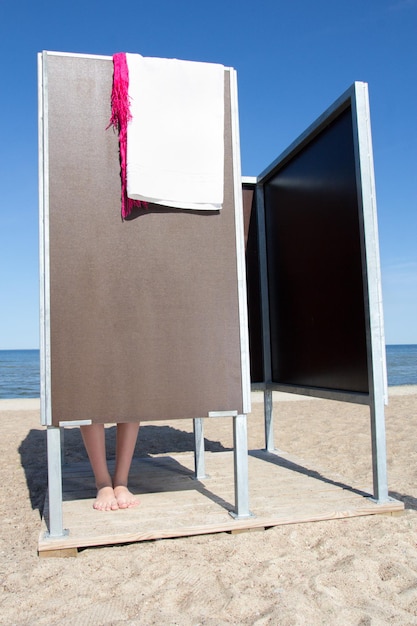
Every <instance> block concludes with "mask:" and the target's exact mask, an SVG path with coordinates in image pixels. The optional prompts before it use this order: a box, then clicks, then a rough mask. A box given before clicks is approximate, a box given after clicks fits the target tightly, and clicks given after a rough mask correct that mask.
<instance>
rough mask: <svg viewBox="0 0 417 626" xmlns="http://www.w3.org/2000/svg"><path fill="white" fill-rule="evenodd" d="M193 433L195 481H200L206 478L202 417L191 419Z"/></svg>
mask: <svg viewBox="0 0 417 626" xmlns="http://www.w3.org/2000/svg"><path fill="white" fill-rule="evenodd" d="M193 431H194V468H195V479H196V480H202V479H203V478H208V476H207V474H206V467H205V454H204V453H205V449H204V422H203V418H202V417H196V418H194V419H193Z"/></svg>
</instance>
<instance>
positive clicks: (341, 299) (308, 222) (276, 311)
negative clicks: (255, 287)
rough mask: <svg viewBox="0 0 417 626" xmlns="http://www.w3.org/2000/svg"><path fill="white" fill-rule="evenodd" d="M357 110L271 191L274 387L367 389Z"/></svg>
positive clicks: (290, 166) (280, 174) (285, 170)
mask: <svg viewBox="0 0 417 626" xmlns="http://www.w3.org/2000/svg"><path fill="white" fill-rule="evenodd" d="M359 215H360V208H359V206H358V197H357V180H356V165H355V155H354V147H353V126H352V113H351V109H350V108H349V109H347V110H345V111H344V112H343V113H341V114H340V115H339V117H338V118H337V119H336V120H335V121H334V122H333V123H332V124H330V125H329V126H328V127H326V128H325V129H324V130H323V131H322V132H320V134H319V135H318V136H317V137H316V138H315V139H314V140H312V141H311V142H310V143H308V144H307V145H306V146H304V147H303V148H302V149H301V150H300V151H299V152H298V153H297V154H296V155H295V156H294V157H293V158H292V159H291V160H290V161H289V162H288V163H286V164H285V165H284V166H283V167H282V168H281V169H279V171H277V173H276V174H275V175H274V176H273V177H272V178H271V179H270V180H269V181H268V183H267V184H266V186H265V217H266V231H267V233H266V234H267V255H268V285H269V302H270V324H271V353H272V380H273V381H274V382H277V383H283V384H294V385H297V386H304V387H319V388H327V389H334V390H339V391H353V392H359V393H362V392H365V393H366V392H368V370H367V348H366V320H365V308H364V283H363V274H362V253H361V234H360V224H359Z"/></svg>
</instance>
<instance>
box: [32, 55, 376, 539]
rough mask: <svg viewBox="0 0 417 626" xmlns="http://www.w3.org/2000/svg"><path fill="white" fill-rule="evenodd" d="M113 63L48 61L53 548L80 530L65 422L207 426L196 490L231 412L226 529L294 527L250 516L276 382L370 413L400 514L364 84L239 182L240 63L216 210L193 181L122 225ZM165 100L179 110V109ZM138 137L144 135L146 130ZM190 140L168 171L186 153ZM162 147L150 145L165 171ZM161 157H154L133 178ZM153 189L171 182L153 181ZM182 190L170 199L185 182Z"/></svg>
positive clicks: (230, 84)
mask: <svg viewBox="0 0 417 626" xmlns="http://www.w3.org/2000/svg"><path fill="white" fill-rule="evenodd" d="M113 65H114V64H113V60H112V58H111V57H103V56H92V55H80V54H68V53H57V52H43V53H42V54H39V145H40V233H41V238H40V241H41V245H40V257H41V416H42V423H43V424H44V425H45V426H46V427H47V433H48V476H49V488H48V493H49V496H48V497H49V505H48V532H47V533H46V535H45V537H44V541H43V546H42V549H43V550H48V542H49V545H50V546H53V545H54V541H55V542H58V543H59V541H61V540H62V538H63V537H65V535H66V532H67V531H66V529H65V528H64V523H63V516H62V471H61V465H62V461H61V439H62V430H63V428H64V427H73V426H79V425H82V424H89V423H95V422H100V423H114V422H122V421H141V422H146V421H160V422H161V424H163V422H164V420H165V421H167V420H173V419H174V420H175V419H184V418H190V419H192V420H194V437H195V467H194V469H195V477H196V478H197V479H198V478H202V477H204V476H205V466H204V430H203V420H204V419H205V418H209V419H211V418H222V417H224V418H227V417H230V418H231V419H232V420H233V436H234V451H233V458H234V463H233V468H234V496H235V503H234V507H229V512H230V513H231V514H232V515H233V517H234V519H231V518H230V516H229V519H231V521H230V522H229V523H228V524H225V523H223V522H222V523H221V524H219V525H218V526H217V529H218V530H227V529H230V524H233V523H235V524H237V526H236V527H240V526H242V527H243V526H244V525H245V522H246V521H247V520H251V521H250V522H248V524H252V525H254V526H256V525H258V526H267V525H274V524H275V523H279V522H277V519H275V518H273V516H272V517H271V519H266V520H262V519H261V520H260V521H258V522H256V521H254V519H255V516H256V511H254V513H255V516H253V515H252V512H251V511H250V509H249V489H248V450H247V433H246V416H247V414H248V413H249V412H250V410H251V384H252V388H255V389H256V388H257V389H261V390H262V391H263V392H264V400H265V402H264V404H265V437H266V452H267V453H272V452H273V451H274V441H273V419H272V393H273V391H274V390H281V391H289V392H295V393H299V394H300V393H301V394H305V395H312V396H319V397H324V398H333V399H338V400H342V401H351V402H359V403H362V404H367V405H369V407H370V411H371V432H372V456H373V468H374V498H375V500H376V501H377V502H379V503H386V502H387V501H388V492H387V479H386V461H385V456H386V453H385V432H384V401H385V400H386V374H385V355H384V334H383V318H382V304H381V302H382V299H381V282H380V268H379V252H378V233H377V223H376V203H375V188H374V174H373V162H372V142H371V135H370V124H369V104H368V92H367V85H366V84H365V83H355V84H354V85H353V86H352V87H351V88H350V89H349V90H348V91H347V92H346V93H345V94H343V95H342V96H341V97H340V98H339V99H338V100H337V101H336V102H335V103H334V105H332V106H331V107H330V108H329V109H328V110H327V111H326V112H325V113H324V114H323V115H322V116H321V117H320V118H319V119H318V120H317V122H315V123H314V124H313V125H312V126H311V127H310V128H309V129H307V131H306V132H305V133H303V135H301V137H300V138H299V139H298V140H296V141H295V142H294V143H293V144H292V145H291V146H290V147H289V148H288V149H287V150H286V151H285V152H284V153H283V154H282V155H281V156H279V157H278V158H277V159H276V161H274V163H272V164H271V166H270V167H268V168H267V169H266V170H265V171H264V172H263V173H261V174H260V176H258V177H257V178H245V179H243V180H242V177H241V170H240V147H239V129H238V108H237V87H236V72H235V70H234V69H232V68H227V67H224V68H223V67H222V68H221V81H222V85H221V90H220V91H221V103H222V104H221V115H219V109H217V114H216V115H217V118H218V119H217V124H218V123H220V122H219V119H221V129H222V133H221V135H222V142H223V143H222V160H221V163H222V167H221V170H222V171H221V176H222V184H221V193H220V196H221V199H220V202H219V203H218V205H217V204H216V202H218V198H215V199H214V202H213V204H212V205H208V206H207V205H205V204H204V201H202V205H201V206H199V205H198V204H197V205H195V204H193V202H194V200H196V199H197V200H200V199H199V198H198V197H196V196H198V189H199V184H198V181H197V184H194V189H195V190H197V191H195V193H194V194H191V197H189V198H186V199H185V200H175V199H174V202H171V203H169V202H164V200H163V198H164V197H166V195H168V196H169V194H173V195H175V193H176V191H174V192H172V191H168V192H167V194H166V195H165V196H164V195H163V193H162V192H161V194H162V195H161V198H162V200H161V199H160V200H159V201H158V200H157V199H156V200H155V198H154V195H153V194H154V193H159V191H158V192H150V191H149V189H148V190H147V191H145V192H143V194H141V192H139V194H138V195H136V196H135V195H134V194H133V197H134V198H136V200H137V203H136V204H135V206H133V207H131V210H129V211H128V212H127V213H126V214H124V215H123V217H124V219H122V217H121V210H120V209H121V203H122V205H123V202H124V201H126V198H125V197H124V196H123V193H124V191H123V180H122V184H121V171H123V167H122V166H123V163H122V161H123V158H122V157H123V155H122V153H121V148H120V146H119V137H118V134H117V133H116V132H114V130H113V129H112V128H111V127H110V128H109V120H110V115H111V106H110V104H111V94H112V84H113V74H114V71H113V70H114V67H113ZM206 65H207V64H206ZM148 69H149V68H148ZM193 69H195V68H193ZM217 69H218V68H217ZM197 80H199V78H197ZM204 80H205V79H204V78H203V79H202V84H203V86H204ZM161 100H163V98H162V99H160V100H159V101H158V107H159V105H161V111H164V110H165V111H167V104H168V108H169V106H170V105H171V102H161ZM172 105H173V106H174V103H172ZM158 107H156V108H158ZM151 108H152V107H151ZM164 119H165V118H164ZM167 119H168V122H167V128H166V131H167V132H170V130H172V128H170V126H169V125H170V124H171V126H172V121H170V119H169V117H168V118H167ZM162 127H163V126H162ZM140 132H141V133H142V135H140V137H141V138H142V139H143V137H144V136H145V139H146V140H148V141H149V139H150V138H149V136H146V135H149V132H148V126H146V125H145V128H142V129H141V131H140ZM145 139H143V141H145ZM151 139H152V137H151ZM180 143H181V142H180ZM141 145H142V144H139V157H138V158H139V161H140V159H141V158H142V157H143V155H142V154H140V146H141ZM182 148H183V146H182V145H177V155H175V151H174V156H172V155H171V159H172V160H174V161H175V160H176V156H177V157H178V160H179V161H181V159H182V158H184V154H183V151H182ZM153 151H154V150H153V146H152V141H150V144H149V146H148V147H147V152H145V156H146V155H149V159H150V160H151V157H152V158H153ZM185 158H187V154H185ZM145 161H146V159H145ZM146 166H147V163H144V160H143V159H142V162H141V163H140V164H139V165H138V171H139V172H140V173H142V172H143V168H145V169H146ZM181 175H182V174H181V173H180V174H179V175H178V178H180V177H181ZM152 178H153V179H154V180H151V183H152V184H153V183H154V182H155V180H156V183H157V184H158V183H159V182H160V181H159V180H158V179H163V180H165V178H166V177H165V174H164V175H161V172H160V171H153V172H151V174H150V179H152ZM190 180H191V178H190ZM171 182H172V184H173V188H175V185H176V183H177V176H173V178H172V181H171ZM194 182H195V181H194ZM200 186H201V185H200ZM151 187H152V185H150V188H151ZM171 189H172V187H171ZM217 191H219V189H218V188H217ZM163 192H164V193H165V190H163ZM141 202H143V203H144V204H140V203H141ZM181 202H182V203H181ZM122 209H123V206H122ZM245 252H246V256H245ZM226 509H227V507H226ZM226 513H227V511H226ZM362 514H363V513H362ZM239 525H240V526H239ZM187 532H188V530H187V528H181V529H179V531H178V534H179V535H181V534H184V533H185V534H186V533H187ZM197 532H203V531H201V530H199V531H197ZM208 532H210V530H208ZM161 536H166V535H164V533H162V534H161ZM135 537H136V535H132V534H129V535H128V539H126V540H127V541H128V540H134V539H135ZM145 538H146V537H145ZM150 538H151V537H150ZM113 541H114V542H118V539H117V535H116V537H113ZM57 545H58V544H57ZM59 545H60V547H62V545H65V543H64V544H62V542H61V543H60V544H59ZM79 545H81V544H79Z"/></svg>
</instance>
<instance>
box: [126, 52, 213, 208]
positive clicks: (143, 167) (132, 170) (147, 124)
mask: <svg viewBox="0 0 417 626" xmlns="http://www.w3.org/2000/svg"><path fill="white" fill-rule="evenodd" d="M126 60H127V65H128V69H129V98H130V112H131V115H132V119H131V121H130V122H129V124H128V129H127V169H126V171H127V195H128V196H129V198H133V199H134V200H145V201H148V202H154V203H156V204H163V205H166V206H170V207H176V208H183V209H196V210H200V209H209V210H218V209H220V208H221V206H222V203H223V177H224V174H223V166H224V66H223V65H218V64H214V63H199V62H194V61H179V60H177V59H159V58H150V57H142V56H141V55H139V54H129V53H127V54H126Z"/></svg>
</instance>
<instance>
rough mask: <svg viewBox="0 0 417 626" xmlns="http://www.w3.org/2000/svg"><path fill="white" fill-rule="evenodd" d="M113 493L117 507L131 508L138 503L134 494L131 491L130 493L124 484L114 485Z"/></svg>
mask: <svg viewBox="0 0 417 626" xmlns="http://www.w3.org/2000/svg"><path fill="white" fill-rule="evenodd" d="M114 495H115V497H116V501H117V505H118V507H119V509H131V508H132V507H134V506H137V505H138V504H139V500H138V499H137V497H136V496H134V495H133V493H131V492H130V491H129V489H128V488H127V487H125V486H124V485H118V486H117V487H115V488H114Z"/></svg>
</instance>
